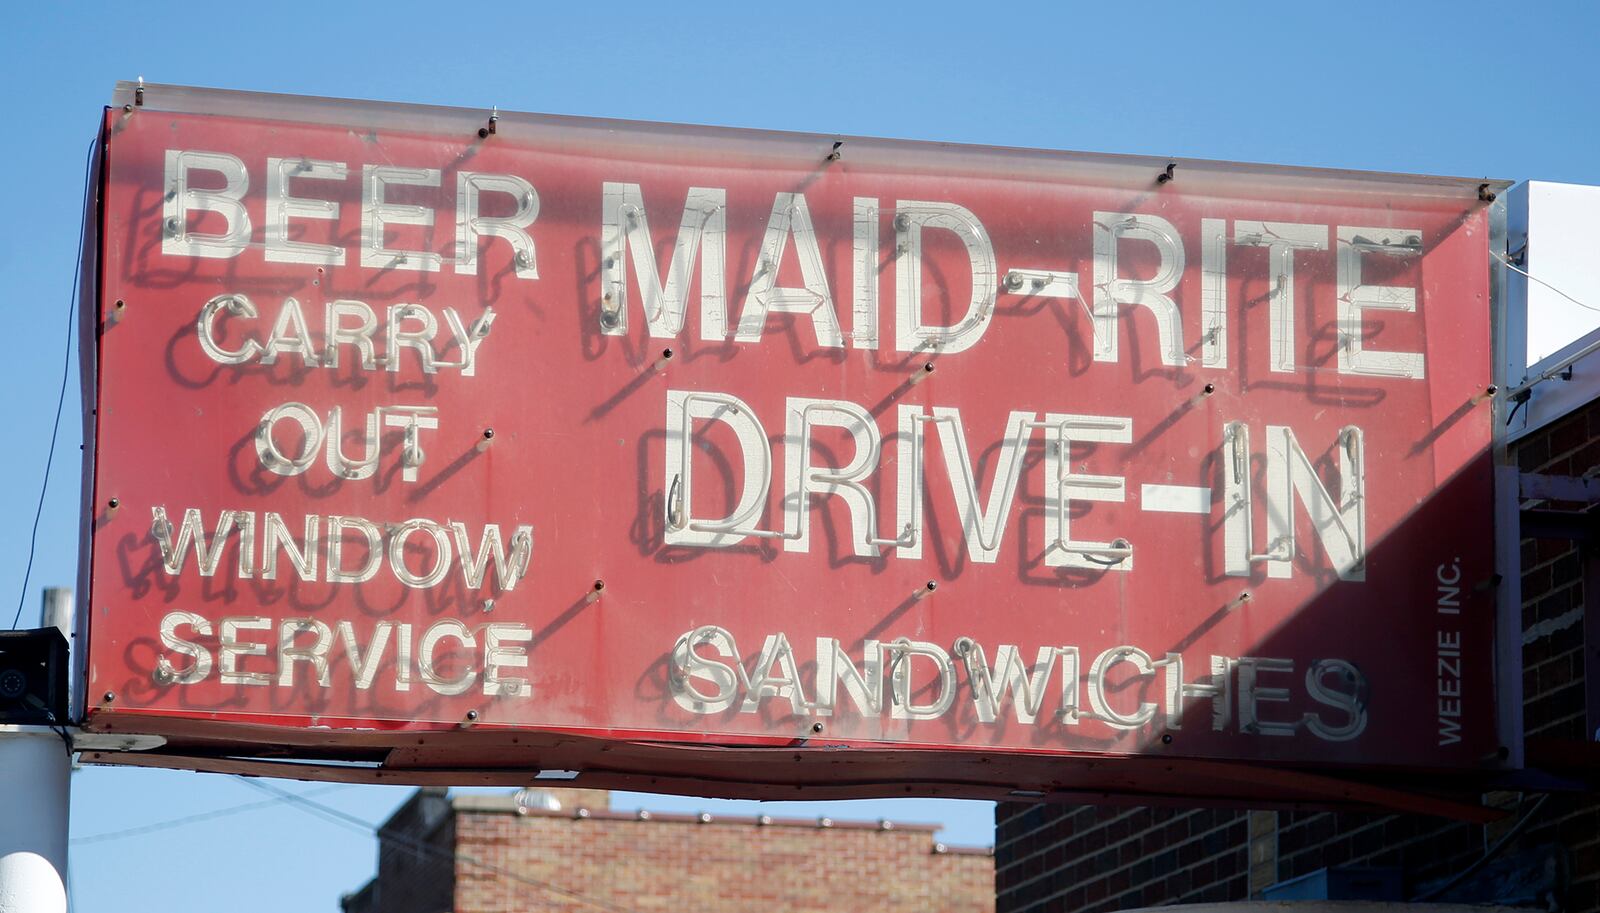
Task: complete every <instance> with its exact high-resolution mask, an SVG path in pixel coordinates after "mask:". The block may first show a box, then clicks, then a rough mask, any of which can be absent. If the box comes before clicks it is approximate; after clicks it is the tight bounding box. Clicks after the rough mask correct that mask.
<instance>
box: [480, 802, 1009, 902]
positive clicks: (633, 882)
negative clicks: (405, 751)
mask: <svg viewBox="0 0 1600 913" xmlns="http://www.w3.org/2000/svg"><path fill="white" fill-rule="evenodd" d="M467 798H475V797H467ZM578 815H579V812H577V811H576V810H575V809H573V808H570V807H569V808H564V809H562V810H561V811H558V812H545V813H533V814H527V815H518V814H516V813H515V812H514V811H512V810H510V809H507V808H504V807H503V806H501V807H499V808H495V807H490V806H487V805H486V804H477V805H473V804H470V803H461V804H458V808H457V818H456V836H457V850H458V855H457V859H456V868H455V882H456V906H455V909H456V911H457V913H511V911H516V913H527V911H540V913H544V911H550V913H555V911H560V913H568V911H571V913H579V911H583V913H594V911H595V910H597V909H602V908H605V907H610V908H613V909H616V910H625V911H629V913H649V911H674V913H677V911H681V910H685V909H690V910H694V911H696V913H724V911H726V913H748V911H750V910H782V911H785V913H807V911H817V913H822V911H828V913H837V911H840V910H876V911H894V910H903V911H918V913H921V911H929V913H989V911H992V910H993V909H994V867H993V860H992V858H991V857H990V855H989V853H988V851H987V850H982V851H977V852H973V851H964V850H954V849H950V848H944V847H941V846H939V845H937V844H935V843H934V841H933V834H932V828H928V827H905V826H900V827H893V828H891V829H883V828H882V827H881V826H880V825H878V824H877V823H874V822H868V823H849V822H833V823H832V826H830V827H821V826H819V824H818V822H817V821H814V820H806V821H784V820H776V821H770V820H769V821H768V822H767V823H762V822H761V820H760V819H757V818H712V819H711V820H710V821H701V820H700V819H699V818H698V817H696V816H660V815H658V816H653V817H651V818H649V819H646V820H641V819H640V818H638V817H637V816H636V815H634V814H631V813H619V812H606V811H591V812H590V813H589V815H588V816H587V817H578ZM574 894H577V895H581V899H579V897H575V896H574Z"/></svg>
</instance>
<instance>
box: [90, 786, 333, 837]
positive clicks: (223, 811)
mask: <svg viewBox="0 0 1600 913" xmlns="http://www.w3.org/2000/svg"><path fill="white" fill-rule="evenodd" d="M349 788H350V786H349V784H347V783H340V784H337V785H334V786H324V787H322V788H321V789H313V790H309V791H308V792H306V795H308V796H313V795H317V794H319V793H327V792H333V791H334V790H340V789H349ZM284 801H285V800H283V799H281V798H274V799H266V800H264V801H261V802H246V803H244V804H243V805H230V806H228V807H227V808H218V809H213V810H211V811H208V812H199V813H197V814H193V815H184V816H182V817H181V818H168V819H166V820H164V821H152V822H150V823H149V824H141V825H138V826H137V827H129V828H124V829H122V830H118V831H106V832H104V833H100V834H89V835H86V836H83V837H73V838H72V840H71V841H70V842H71V843H72V844H73V845H75V846H77V845H82V844H87V843H103V842H105V841H108V840H122V839H124V838H127V837H138V836H141V835H143V834H152V833H155V832H157V831H164V830H168V829H170V828H174V827H182V826H183V825H186V824H198V823H200V822H201V821H210V820H211V819H213V818H225V817H227V816H229V815H237V814H240V813H242V812H251V811H256V810H257V809H263V808H270V807H272V806H275V805H282V804H283V803H284Z"/></svg>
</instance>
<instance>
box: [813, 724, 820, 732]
mask: <svg viewBox="0 0 1600 913" xmlns="http://www.w3.org/2000/svg"><path fill="white" fill-rule="evenodd" d="M811 731H812V732H818V733H820V732H821V731H822V724H821V723H812V724H811Z"/></svg>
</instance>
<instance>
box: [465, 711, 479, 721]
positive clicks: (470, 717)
mask: <svg viewBox="0 0 1600 913" xmlns="http://www.w3.org/2000/svg"><path fill="white" fill-rule="evenodd" d="M477 718H478V711H476V710H468V711H467V719H468V720H476V719H477Z"/></svg>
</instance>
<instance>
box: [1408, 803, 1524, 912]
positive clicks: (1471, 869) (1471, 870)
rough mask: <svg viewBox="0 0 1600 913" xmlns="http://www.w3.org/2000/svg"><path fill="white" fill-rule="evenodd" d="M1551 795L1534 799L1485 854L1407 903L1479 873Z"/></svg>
mask: <svg viewBox="0 0 1600 913" xmlns="http://www.w3.org/2000/svg"><path fill="white" fill-rule="evenodd" d="M1550 795H1551V794H1550V793H1545V794H1544V795H1542V796H1540V797H1539V798H1538V799H1536V800H1534V803H1533V807H1532V808H1530V809H1528V811H1527V812H1526V813H1525V814H1524V815H1523V816H1522V817H1521V818H1518V819H1517V823H1516V824H1513V825H1512V826H1511V829H1510V830H1508V831H1506V832H1505V834H1504V835H1503V836H1501V838H1500V839H1499V840H1496V841H1495V843H1494V846H1491V847H1489V848H1488V849H1487V850H1484V851H1483V855H1482V856H1479V857H1478V859H1477V861H1476V862H1474V863H1472V864H1471V865H1469V866H1467V867H1466V868H1464V869H1462V870H1461V871H1459V872H1457V873H1455V874H1454V875H1452V876H1450V877H1449V878H1448V879H1446V880H1445V881H1444V882H1442V883H1440V884H1438V885H1435V886H1434V887H1431V888H1429V889H1428V890H1426V891H1423V892H1422V893H1420V894H1418V895H1416V896H1415V897H1412V898H1411V899H1410V900H1409V901H1407V903H1419V902H1421V901H1424V900H1432V899H1434V898H1435V897H1438V896H1439V895H1441V894H1443V893H1445V892H1446V891H1449V890H1450V889H1452V888H1454V887H1456V886H1457V885H1459V884H1461V883H1462V882H1463V881H1466V880H1467V879H1468V878H1471V877H1472V876H1473V875H1475V874H1477V872H1478V871H1479V870H1480V869H1482V868H1483V867H1484V866H1486V865H1488V864H1489V861H1490V860H1492V859H1494V857H1496V856H1498V855H1500V851H1501V850H1503V849H1505V848H1506V847H1507V846H1508V845H1510V843H1511V841H1513V840H1515V839H1517V835H1518V834H1521V833H1522V832H1523V830H1525V829H1526V828H1527V827H1528V825H1529V824H1531V823H1533V819H1534V817H1535V816H1536V815H1538V814H1539V809H1541V808H1544V804H1545V803H1546V802H1548V801H1550Z"/></svg>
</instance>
